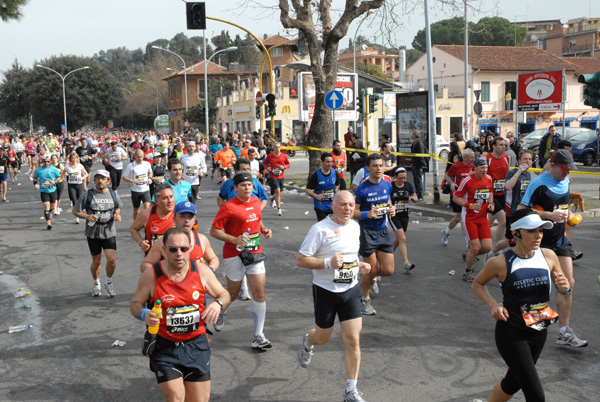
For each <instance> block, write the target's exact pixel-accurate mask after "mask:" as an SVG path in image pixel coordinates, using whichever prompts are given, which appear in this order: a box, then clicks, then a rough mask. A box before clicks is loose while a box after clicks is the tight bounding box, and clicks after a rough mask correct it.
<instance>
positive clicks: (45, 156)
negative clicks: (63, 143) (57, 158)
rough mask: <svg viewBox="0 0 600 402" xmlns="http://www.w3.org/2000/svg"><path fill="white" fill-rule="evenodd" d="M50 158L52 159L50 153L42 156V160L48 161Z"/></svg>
mask: <svg viewBox="0 0 600 402" xmlns="http://www.w3.org/2000/svg"><path fill="white" fill-rule="evenodd" d="M50 159H52V157H51V156H50V155H48V154H46V155H44V156H42V160H43V161H49V160H50Z"/></svg>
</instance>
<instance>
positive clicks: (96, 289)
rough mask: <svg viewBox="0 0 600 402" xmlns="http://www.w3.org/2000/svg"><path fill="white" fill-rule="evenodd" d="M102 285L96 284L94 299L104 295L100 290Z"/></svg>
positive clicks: (93, 292)
mask: <svg viewBox="0 0 600 402" xmlns="http://www.w3.org/2000/svg"><path fill="white" fill-rule="evenodd" d="M100 289H101V288H100V284H97V285H96V284H94V287H93V288H92V296H94V297H98V296H100V295H101V294H102V291H101V290H100Z"/></svg>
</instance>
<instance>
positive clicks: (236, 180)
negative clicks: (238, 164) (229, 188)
mask: <svg viewBox="0 0 600 402" xmlns="http://www.w3.org/2000/svg"><path fill="white" fill-rule="evenodd" d="M245 181H250V182H251V181H252V175H251V174H250V173H248V172H240V173H238V174H236V175H235V176H233V184H234V185H236V186H237V185H238V184H240V183H243V182H245Z"/></svg>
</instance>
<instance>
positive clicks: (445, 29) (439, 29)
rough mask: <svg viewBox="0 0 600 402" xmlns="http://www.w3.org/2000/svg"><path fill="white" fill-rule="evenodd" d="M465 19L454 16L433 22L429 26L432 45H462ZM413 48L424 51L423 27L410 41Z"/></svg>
mask: <svg viewBox="0 0 600 402" xmlns="http://www.w3.org/2000/svg"><path fill="white" fill-rule="evenodd" d="M464 27H465V19H464V18H462V17H454V18H451V19H447V20H441V21H438V22H434V23H433V24H431V26H430V30H431V44H432V45H462V44H464V43H465V40H464ZM412 47H413V49H416V50H419V51H420V52H425V50H426V46H425V29H421V30H420V31H418V32H417V34H416V35H415V37H414V39H413V41H412Z"/></svg>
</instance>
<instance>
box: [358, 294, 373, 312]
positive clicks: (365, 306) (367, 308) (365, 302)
mask: <svg viewBox="0 0 600 402" xmlns="http://www.w3.org/2000/svg"><path fill="white" fill-rule="evenodd" d="M360 305H361V312H362V314H363V315H375V314H377V311H375V309H374V308H373V306H372V305H371V298H370V297H369V298H368V299H364V298H363V299H360Z"/></svg>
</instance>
